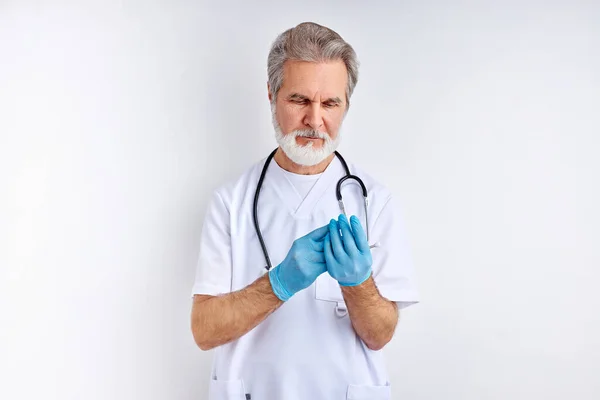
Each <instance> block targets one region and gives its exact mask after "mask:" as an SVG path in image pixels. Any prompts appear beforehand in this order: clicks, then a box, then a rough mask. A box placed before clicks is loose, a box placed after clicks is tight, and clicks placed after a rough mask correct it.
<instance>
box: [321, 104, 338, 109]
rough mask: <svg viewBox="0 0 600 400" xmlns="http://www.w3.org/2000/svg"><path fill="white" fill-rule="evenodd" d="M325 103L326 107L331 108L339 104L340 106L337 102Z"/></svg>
mask: <svg viewBox="0 0 600 400" xmlns="http://www.w3.org/2000/svg"><path fill="white" fill-rule="evenodd" d="M323 105H324V106H325V107H327V108H331V107H337V106H338V105H337V103H325V104H323Z"/></svg>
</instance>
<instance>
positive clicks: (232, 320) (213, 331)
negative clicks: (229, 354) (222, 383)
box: [192, 274, 283, 350]
mask: <svg viewBox="0 0 600 400" xmlns="http://www.w3.org/2000/svg"><path fill="white" fill-rule="evenodd" d="M196 297H199V300H198V301H197V300H196ZM281 304H283V302H282V301H281V300H279V299H278V298H277V296H275V294H274V293H273V290H272V288H271V283H270V282H269V276H268V274H265V275H263V276H262V277H260V278H259V279H257V280H256V281H254V283H252V284H250V285H249V286H247V287H246V288H244V289H242V290H239V291H236V292H232V293H228V294H225V295H221V296H214V297H210V298H207V299H202V298H201V296H195V298H194V307H193V309H192V333H193V335H194V339H195V341H196V343H197V344H198V346H199V347H200V348H201V349H202V350H210V349H212V348H214V347H217V346H220V345H222V344H225V343H228V342H231V341H233V340H235V339H238V338H239V337H241V336H243V335H244V334H246V333H247V332H249V331H250V330H252V329H253V328H254V327H256V326H257V325H258V324H259V323H261V322H262V321H264V320H265V318H267V316H269V314H271V313H272V312H273V311H275V310H276V309H277V308H279V306H281Z"/></svg>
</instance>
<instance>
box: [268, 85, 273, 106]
mask: <svg viewBox="0 0 600 400" xmlns="http://www.w3.org/2000/svg"><path fill="white" fill-rule="evenodd" d="M267 93H268V94H269V103H272V102H273V93H271V85H269V82H267Z"/></svg>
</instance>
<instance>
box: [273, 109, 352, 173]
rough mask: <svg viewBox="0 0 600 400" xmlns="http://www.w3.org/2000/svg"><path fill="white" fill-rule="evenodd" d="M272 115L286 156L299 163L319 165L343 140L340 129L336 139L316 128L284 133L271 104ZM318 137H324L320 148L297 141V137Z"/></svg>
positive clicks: (277, 135)
mask: <svg viewBox="0 0 600 400" xmlns="http://www.w3.org/2000/svg"><path fill="white" fill-rule="evenodd" d="M271 116H272V120H273V127H274V128H275V139H277V143H278V144H279V146H280V147H281V149H282V150H283V152H284V153H285V155H286V156H288V158H289V159H290V160H292V161H293V162H295V163H296V164H298V165H303V166H313V165H317V164H318V163H320V162H321V161H323V160H324V159H326V158H327V157H329V156H330V155H331V154H332V153H333V152H334V151H335V150H336V149H337V147H338V145H339V144H340V141H341V135H340V132H339V131H338V134H337V136H336V137H335V139H331V137H330V136H329V135H328V134H326V133H324V132H319V131H316V130H314V129H302V130H295V131H292V132H290V133H288V134H284V133H283V132H282V131H281V127H280V126H279V123H278V122H277V117H276V114H275V105H273V104H272V105H271ZM299 136H300V137H318V138H320V139H323V145H322V146H321V147H320V148H318V149H313V143H312V142H311V143H308V144H306V145H305V146H301V145H299V144H298V143H296V138H297V137H299Z"/></svg>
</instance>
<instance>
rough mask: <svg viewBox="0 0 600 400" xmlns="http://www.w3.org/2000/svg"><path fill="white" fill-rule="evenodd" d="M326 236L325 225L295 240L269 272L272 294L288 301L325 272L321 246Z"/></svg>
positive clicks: (327, 228)
mask: <svg viewBox="0 0 600 400" xmlns="http://www.w3.org/2000/svg"><path fill="white" fill-rule="evenodd" d="M328 234H329V226H328V225H325V226H322V227H321V228H317V229H315V230H314V231H312V232H310V233H308V234H307V235H305V236H302V237H301V238H298V239H296V240H295V241H294V243H293V244H292V247H291V248H290V251H289V252H288V254H287V256H286V257H285V259H284V260H283V261H282V262H281V264H279V265H278V266H277V267H275V268H273V269H271V270H270V271H269V280H270V281H271V286H272V287H273V292H274V293H275V295H276V296H277V297H279V299H281V300H283V301H287V300H289V298H290V297H292V296H293V295H294V294H295V293H296V292H298V291H300V290H302V289H306V288H307V287H309V286H310V285H311V284H312V283H313V282H314V281H315V279H317V277H318V276H319V275H321V274H322V273H323V272H325V271H326V270H327V267H326V266H325V255H324V254H323V245H324V239H325V237H326V236H327V235H328Z"/></svg>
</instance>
